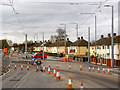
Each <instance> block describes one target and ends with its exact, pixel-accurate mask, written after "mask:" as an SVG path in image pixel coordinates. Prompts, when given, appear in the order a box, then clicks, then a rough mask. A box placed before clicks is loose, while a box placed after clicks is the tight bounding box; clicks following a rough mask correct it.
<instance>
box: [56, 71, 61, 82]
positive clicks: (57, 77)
mask: <svg viewBox="0 0 120 90" xmlns="http://www.w3.org/2000/svg"><path fill="white" fill-rule="evenodd" d="M60 79H61V77H60V72H59V69H57V74H56V81H58V80H60Z"/></svg>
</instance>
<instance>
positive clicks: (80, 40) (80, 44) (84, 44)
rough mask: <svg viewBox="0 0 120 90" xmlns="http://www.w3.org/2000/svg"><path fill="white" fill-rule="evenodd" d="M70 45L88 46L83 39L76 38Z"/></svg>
mask: <svg viewBox="0 0 120 90" xmlns="http://www.w3.org/2000/svg"><path fill="white" fill-rule="evenodd" d="M72 46H88V42H87V41H86V40H84V39H78V40H76V41H75V42H74V43H73V44H72Z"/></svg>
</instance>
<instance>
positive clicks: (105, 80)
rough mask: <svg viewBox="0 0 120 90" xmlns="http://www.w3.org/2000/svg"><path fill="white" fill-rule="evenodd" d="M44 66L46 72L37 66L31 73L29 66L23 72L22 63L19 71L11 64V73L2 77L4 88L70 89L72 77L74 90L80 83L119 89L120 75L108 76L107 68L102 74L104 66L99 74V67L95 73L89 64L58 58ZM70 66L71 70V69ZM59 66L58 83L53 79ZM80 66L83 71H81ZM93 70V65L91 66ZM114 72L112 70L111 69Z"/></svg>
mask: <svg viewBox="0 0 120 90" xmlns="http://www.w3.org/2000/svg"><path fill="white" fill-rule="evenodd" d="M42 62H43V63H42V65H43V64H44V65H45V67H46V72H42V71H41V69H42V65H41V66H39V72H36V66H33V65H30V71H27V70H26V67H27V64H26V63H24V64H23V68H24V69H23V70H21V69H20V64H21V63H20V62H19V63H17V70H15V69H14V65H15V63H11V69H10V72H9V73H8V74H6V75H4V76H3V77H2V87H3V88H68V79H69V76H71V79H72V86H73V88H80V83H81V82H83V83H84V88H86V89H89V88H101V89H102V88H108V89H109V90H111V88H116V89H117V88H118V74H117V73H116V72H115V73H114V72H111V74H110V75H108V74H107V67H105V71H106V73H105V74H103V73H102V66H99V67H100V71H101V72H100V73H98V72H97V67H98V66H97V65H96V66H95V72H93V71H88V68H89V64H88V63H83V62H76V61H73V62H62V61H61V60H60V59H57V58H52V57H50V58H48V60H42ZM49 64H50V66H51V74H50V75H48V73H47V68H48V66H49ZM69 64H70V66H71V69H69ZM57 65H58V67H59V70H60V75H61V80H60V81H56V77H53V68H54V67H55V68H56V69H57ZM80 65H82V68H83V70H82V71H80ZM91 69H92V65H91ZM110 70H112V69H110Z"/></svg>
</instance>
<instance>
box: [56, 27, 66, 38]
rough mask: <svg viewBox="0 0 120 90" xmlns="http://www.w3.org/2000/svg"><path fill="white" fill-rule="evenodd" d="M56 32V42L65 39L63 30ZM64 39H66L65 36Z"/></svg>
mask: <svg viewBox="0 0 120 90" xmlns="http://www.w3.org/2000/svg"><path fill="white" fill-rule="evenodd" d="M56 32H57V34H58V35H57V39H58V40H60V39H64V38H65V30H64V29H62V28H58V29H57V30H56ZM66 37H67V35H66Z"/></svg>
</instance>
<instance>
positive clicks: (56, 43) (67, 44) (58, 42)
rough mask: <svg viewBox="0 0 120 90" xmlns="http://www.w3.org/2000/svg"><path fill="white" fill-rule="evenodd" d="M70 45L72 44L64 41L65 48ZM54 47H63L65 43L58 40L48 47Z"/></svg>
mask: <svg viewBox="0 0 120 90" xmlns="http://www.w3.org/2000/svg"><path fill="white" fill-rule="evenodd" d="M72 44H73V43H72V42H71V41H70V40H69V39H67V40H66V46H67V47H69V46H71V45H72ZM55 46H59V47H60V46H65V41H64V40H58V41H56V42H55V43H53V44H51V45H50V47H55Z"/></svg>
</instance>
